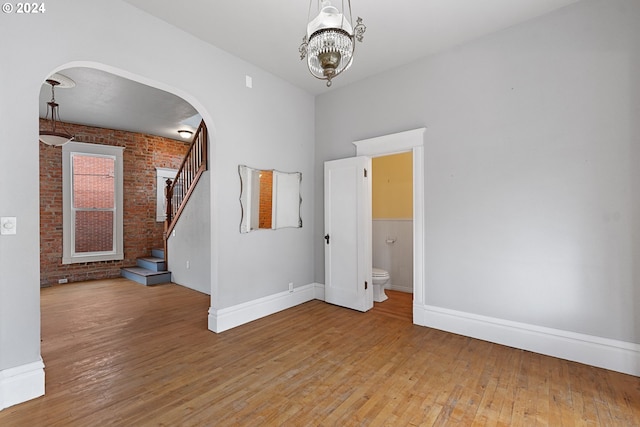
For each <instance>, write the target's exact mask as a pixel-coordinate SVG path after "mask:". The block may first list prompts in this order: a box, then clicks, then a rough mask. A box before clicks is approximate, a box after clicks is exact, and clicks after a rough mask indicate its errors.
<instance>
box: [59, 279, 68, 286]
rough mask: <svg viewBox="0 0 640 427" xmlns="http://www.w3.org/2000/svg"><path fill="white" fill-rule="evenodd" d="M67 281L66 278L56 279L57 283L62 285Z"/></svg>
mask: <svg viewBox="0 0 640 427" xmlns="http://www.w3.org/2000/svg"><path fill="white" fill-rule="evenodd" d="M68 282H69V281H68V280H67V279H58V284H59V285H63V284H65V283H68Z"/></svg>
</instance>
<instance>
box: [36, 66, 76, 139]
mask: <svg viewBox="0 0 640 427" xmlns="http://www.w3.org/2000/svg"><path fill="white" fill-rule="evenodd" d="M61 77H63V76H61ZM66 80H68V81H69V82H71V83H73V81H72V80H71V79H68V78H67V79H66ZM47 84H49V85H50V86H51V101H49V102H47V115H46V116H45V119H47V120H50V123H51V129H50V130H48V129H40V142H42V143H44V144H47V145H52V146H54V147H57V146H60V145H64V144H66V143H67V142H69V141H72V140H73V135H70V134H69V133H67V132H65V130H64V128H63V129H57V127H58V124H59V122H60V112H59V111H58V109H59V107H60V105H59V104H58V103H57V102H56V95H55V87H56V86H58V85H59V84H60V81H58V80H55V79H53V78H49V79H47ZM65 84H67V86H65V87H72V86H70V85H68V83H65ZM73 85H75V83H73Z"/></svg>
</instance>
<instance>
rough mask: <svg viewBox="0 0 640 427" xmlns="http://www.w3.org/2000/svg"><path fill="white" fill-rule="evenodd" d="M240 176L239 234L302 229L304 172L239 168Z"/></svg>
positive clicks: (242, 166)
mask: <svg viewBox="0 0 640 427" xmlns="http://www.w3.org/2000/svg"><path fill="white" fill-rule="evenodd" d="M238 173H239V174H240V206H241V209H242V217H241V219H240V232H241V233H248V232H249V231H253V230H260V229H270V230H276V229H278V228H284V227H295V228H300V227H302V218H301V217H300V205H301V204H302V197H301V195H300V183H301V182H302V173H301V172H281V171H277V170H274V169H254V168H250V167H248V166H244V165H240V166H238Z"/></svg>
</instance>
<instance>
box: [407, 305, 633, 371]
mask: <svg viewBox="0 0 640 427" xmlns="http://www.w3.org/2000/svg"><path fill="white" fill-rule="evenodd" d="M413 322H414V323H415V324H416V325H420V326H427V327H430V328H435V329H440V330H443V331H447V332H452V333H456V334H460V335H464V336H468V337H472V338H478V339H481V340H485V341H490V342H494V343H497V344H503V345H507V346H509V347H515V348H519V349H522V350H528V351H533V352H535V353H540V354H545V355H548V356H553V357H558V358H561V359H566V360H571V361H574V362H579V363H584V364H587V365H591V366H596V367H599V368H605V369H609V370H612V371H617V372H622V373H625V374H629V375H634V376H640V345H639V344H635V343H630V342H626V341H618V340H613V339H608V338H601V337H596V336H592V335H586V334H579V333H575V332H570V331H564V330H559V329H553V328H546V327H542V326H536V325H530V324H526V323H519V322H512V321H508V320H503V319H497V318H492V317H487V316H480V315H476V314H472V313H466V312H461V311H456V310H450V309H446V308H441V307H434V306H428V305H423V306H421V305H418V304H415V305H414V307H413Z"/></svg>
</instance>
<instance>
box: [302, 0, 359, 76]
mask: <svg viewBox="0 0 640 427" xmlns="http://www.w3.org/2000/svg"><path fill="white" fill-rule="evenodd" d="M312 3H313V0H310V1H309V12H310V11H311V4H312ZM348 7H349V17H348V18H347V17H346V16H345V15H344V13H341V12H340V11H339V10H338V9H337V8H336V7H334V6H332V5H331V2H330V1H328V0H323V1H322V5H321V9H320V13H319V14H318V16H316V17H315V18H314V19H313V20H312V21H311V22H309V24H308V25H307V34H306V35H305V36H304V38H303V39H302V44H301V45H300V48H299V49H298V51H299V52H300V59H304V58H307V66H308V67H309V71H310V72H311V74H312V75H313V76H314V77H316V78H318V79H321V80H326V81H327V87H329V86H331V80H332V79H333V78H334V77H336V76H337V75H339V74H341V73H342V72H343V71H345V70H347V69H348V68H349V67H350V66H351V64H352V63H353V52H354V50H355V41H356V40H357V41H359V42H362V37H363V35H364V32H365V30H366V27H365V26H364V24H363V23H362V18H358V19H357V21H356V26H355V27H353V26H352V20H351V0H348ZM342 10H343V12H344V0H343V2H342Z"/></svg>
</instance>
